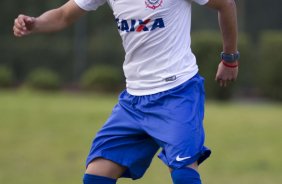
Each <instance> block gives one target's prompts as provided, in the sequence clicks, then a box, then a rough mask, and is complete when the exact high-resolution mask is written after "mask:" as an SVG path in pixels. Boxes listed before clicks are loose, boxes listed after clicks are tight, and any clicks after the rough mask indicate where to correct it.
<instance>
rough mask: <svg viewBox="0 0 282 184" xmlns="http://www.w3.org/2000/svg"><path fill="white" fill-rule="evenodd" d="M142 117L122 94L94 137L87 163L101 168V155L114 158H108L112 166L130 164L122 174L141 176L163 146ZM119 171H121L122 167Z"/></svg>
mask: <svg viewBox="0 0 282 184" xmlns="http://www.w3.org/2000/svg"><path fill="white" fill-rule="evenodd" d="M142 121H143V116H142V115H140V114H138V112H137V111H136V110H134V109H133V108H132V107H131V102H130V101H128V100H127V99H125V98H124V97H122V99H120V100H119V103H118V104H117V105H116V107H115V108H114V110H113V112H112V114H111V116H110V118H109V119H108V120H107V122H106V123H105V125H104V126H103V127H102V128H101V130H100V131H99V132H98V133H97V135H96V137H95V139H94V140H93V143H92V146H91V149H90V153H89V155H88V157H87V161H86V165H87V166H88V167H90V168H92V167H95V168H96V169H98V165H99V163H100V162H101V160H100V158H103V159H104V160H108V161H110V163H108V162H107V163H108V164H109V165H110V166H109V168H120V166H122V167H121V168H126V169H125V171H124V172H123V174H122V175H121V176H122V177H130V178H133V179H137V178H140V177H141V176H142V175H143V174H144V173H145V171H146V169H147V168H148V167H149V165H150V163H151V161H152V158H153V156H154V155H155V154H156V152H157V150H158V149H159V145H158V144H156V142H155V141H154V140H153V139H152V138H151V137H150V136H148V135H147V134H146V133H145V132H144V130H143V129H142V128H141V127H140V124H141V122H142ZM98 158H99V159H98ZM104 160H102V162H101V163H103V162H104ZM98 161H99V162H98ZM111 162H113V163H114V164H117V165H114V164H111ZM122 170H123V169H122ZM118 171H119V172H118V173H120V169H118ZM107 172H108V171H107ZM109 172H111V169H110V171H109ZM118 175H119V174H118ZM116 176H117V175H115V177H116Z"/></svg>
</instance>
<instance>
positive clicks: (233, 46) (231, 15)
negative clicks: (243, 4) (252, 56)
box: [206, 0, 238, 87]
mask: <svg viewBox="0 0 282 184" xmlns="http://www.w3.org/2000/svg"><path fill="white" fill-rule="evenodd" d="M206 5H207V6H208V7H210V8H213V9H216V10H217V11H218V21H219V26H220V30H221V34H222V39H223V52H224V53H226V54H236V53H237V52H238V48H237V37H238V31H237V10H236V4H235V2H234V0H209V2H208V3H207V4H206ZM237 75H238V60H235V61H232V62H231V63H230V62H228V63H226V62H225V61H222V62H220V64H219V66H218V70H217V74H216V77H215V80H216V81H218V82H219V84H220V86H223V87H226V86H227V85H228V83H229V82H230V81H234V80H236V78H237Z"/></svg>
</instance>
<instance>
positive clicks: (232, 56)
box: [220, 52, 240, 62]
mask: <svg viewBox="0 0 282 184" xmlns="http://www.w3.org/2000/svg"><path fill="white" fill-rule="evenodd" d="M220 56H221V59H222V60H224V61H226V62H234V61H237V60H239V58H240V53H239V52H237V53H235V54H226V53H224V52H222V53H221V54H220Z"/></svg>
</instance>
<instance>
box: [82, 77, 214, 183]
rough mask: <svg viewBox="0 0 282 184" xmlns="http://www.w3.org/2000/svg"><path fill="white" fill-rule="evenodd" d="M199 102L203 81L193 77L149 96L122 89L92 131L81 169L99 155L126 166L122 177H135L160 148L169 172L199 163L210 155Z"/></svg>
mask: <svg viewBox="0 0 282 184" xmlns="http://www.w3.org/2000/svg"><path fill="white" fill-rule="evenodd" d="M204 103H205V92H204V80H203V78H202V77H201V76H200V75H198V74H197V75H195V76H194V77H193V78H192V79H190V80H188V81H186V82H185V83H183V84H181V85H179V86H177V87H175V88H173V89H170V90H167V91H164V92H160V93H157V94H153V95H145V96H133V95H130V94H128V93H127V92H126V91H123V92H122V93H121V94H120V96H119V102H118V104H117V105H116V106H115V107H114V109H113V111H112V114H111V116H110V117H109V119H108V120H107V122H106V123H105V125H104V126H103V127H102V129H101V130H100V131H99V132H98V133H97V135H96V137H95V139H94V141H93V144H92V147H91V150H90V153H89V155H88V158H87V162H86V165H88V164H89V163H90V162H91V161H93V160H94V159H95V158H98V157H102V158H105V159H108V160H111V161H114V162H116V163H118V164H120V165H123V166H125V167H127V171H126V172H125V173H124V174H123V176H122V177H130V178H132V179H138V178H140V177H142V176H143V174H144V173H145V171H146V169H147V168H148V167H149V165H150V163H151V161H152V158H153V157H154V155H155V154H156V152H157V151H158V149H159V148H162V151H161V153H160V154H159V158H160V159H161V160H162V161H163V162H164V163H165V164H166V165H167V166H168V167H170V168H172V169H177V168H181V167H184V166H186V165H189V164H192V163H194V162H196V161H198V163H199V164H200V163H201V162H203V161H204V160H205V159H206V158H207V157H209V155H210V153H211V151H210V150H209V149H208V148H206V147H205V146H204V140H205V133H204V128H203V118H204Z"/></svg>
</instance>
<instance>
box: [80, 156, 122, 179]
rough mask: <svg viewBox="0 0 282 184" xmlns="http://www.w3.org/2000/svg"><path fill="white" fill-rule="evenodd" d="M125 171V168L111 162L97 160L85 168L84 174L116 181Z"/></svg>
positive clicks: (101, 159)
mask: <svg viewBox="0 0 282 184" xmlns="http://www.w3.org/2000/svg"><path fill="white" fill-rule="evenodd" d="M125 170H126V168H125V167H123V166H121V165H119V164H117V163H115V162H113V161H110V160H107V159H103V158H97V159H95V160H93V161H92V162H91V163H90V164H89V165H88V166H87V169H86V171H85V173H86V174H92V175H98V176H104V177H109V178H113V179H118V178H119V177H120V176H121V175H122V174H123V173H124V171H125Z"/></svg>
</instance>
